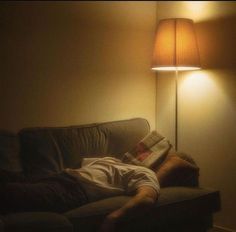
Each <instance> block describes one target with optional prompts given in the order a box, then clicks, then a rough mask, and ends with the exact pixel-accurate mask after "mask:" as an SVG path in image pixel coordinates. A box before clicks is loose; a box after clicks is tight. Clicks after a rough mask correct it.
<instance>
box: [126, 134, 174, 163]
mask: <svg viewBox="0 0 236 232" xmlns="http://www.w3.org/2000/svg"><path fill="white" fill-rule="evenodd" d="M170 148H171V144H170V143H169V141H168V140H167V139H166V138H165V137H163V136H162V135H160V134H158V133H157V132H156V131H152V132H151V133H149V134H148V135H147V136H145V137H144V138H143V139H142V140H141V141H140V142H139V143H138V144H136V146H135V147H134V148H133V149H132V150H131V151H129V152H126V153H125V154H124V157H123V161H124V162H127V163H132V164H136V165H141V166H145V167H149V168H152V167H153V166H158V165H159V164H161V162H162V161H163V160H164V159H165V157H166V155H167V154H168V151H169V150H170Z"/></svg>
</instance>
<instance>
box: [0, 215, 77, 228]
mask: <svg viewBox="0 0 236 232" xmlns="http://www.w3.org/2000/svg"><path fill="white" fill-rule="evenodd" d="M2 220H3V222H4V224H5V226H4V228H5V231H6V232H8V231H10V232H32V231H34V232H72V231H73V226H72V224H71V223H70V222H69V221H68V220H67V219H66V218H65V217H64V216H62V215H60V214H57V213H49V212H29V213H28V212H27V213H15V214H9V215H6V216H5V217H4V218H3V219H2Z"/></svg>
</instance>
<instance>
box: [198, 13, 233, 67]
mask: <svg viewBox="0 0 236 232" xmlns="http://www.w3.org/2000/svg"><path fill="white" fill-rule="evenodd" d="M235 25H236V15H232V16H229V17H224V18H219V19H214V20H209V21H203V22H199V23H196V31H197V35H198V42H199V48H200V56H201V57H200V58H201V63H202V68H203V69H228V70H235V69H236V59H235V56H236V46H235V41H236V26H235Z"/></svg>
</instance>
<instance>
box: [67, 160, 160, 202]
mask: <svg viewBox="0 0 236 232" xmlns="http://www.w3.org/2000/svg"><path fill="white" fill-rule="evenodd" d="M65 171H66V172H67V173H68V174H70V175H72V176H74V177H76V178H78V180H79V182H80V183H81V184H82V186H83V187H84V189H85V191H86V194H87V196H88V199H89V201H96V200H99V199H103V198H107V197H112V196H118V195H130V194H132V193H135V191H136V190H137V189H138V188H139V187H140V186H144V185H145V186H151V187H152V188H153V189H154V190H155V191H156V192H157V193H159V191H160V186H159V182H158V180H157V177H156V175H155V173H154V172H153V171H152V170H150V169H148V168H145V167H141V166H136V165H131V164H125V163H122V162H121V160H119V159H115V158H112V157H104V158H85V159H84V160H83V162H82V167H81V168H79V169H69V168H67V169H65Z"/></svg>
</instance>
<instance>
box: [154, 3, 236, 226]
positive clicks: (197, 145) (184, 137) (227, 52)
mask: <svg viewBox="0 0 236 232" xmlns="http://www.w3.org/2000/svg"><path fill="white" fill-rule="evenodd" d="M157 16H158V19H161V18H169V17H187V18H192V19H193V20H194V21H195V23H196V31H197V36H198V42H199V50H200V57H201V63H202V67H203V69H202V70H201V71H195V72H182V73H179V150H181V151H184V152H187V153H189V154H191V155H192V156H193V157H194V158H195V160H196V161H197V163H198V165H199V166H200V181H201V185H202V186H207V187H212V188H216V189H219V190H220V191H221V198H222V210H221V212H220V213H217V214H216V217H215V224H217V225H220V226H223V227H226V228H231V229H233V230H236V221H235V215H236V184H235V179H236V59H235V57H236V46H235V41H236V2H217V1H212V2H205V1H198V2H192V1H185V2H182V1H176V2H158V4H157ZM173 93H174V73H165V74H163V73H158V85H157V105H158V113H157V129H158V130H159V131H160V132H161V133H163V134H165V135H166V136H168V137H169V138H171V140H172V141H174V132H173V128H174V127H173V126H174V118H173V116H174V95H173ZM170 115H172V117H170Z"/></svg>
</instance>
